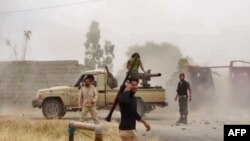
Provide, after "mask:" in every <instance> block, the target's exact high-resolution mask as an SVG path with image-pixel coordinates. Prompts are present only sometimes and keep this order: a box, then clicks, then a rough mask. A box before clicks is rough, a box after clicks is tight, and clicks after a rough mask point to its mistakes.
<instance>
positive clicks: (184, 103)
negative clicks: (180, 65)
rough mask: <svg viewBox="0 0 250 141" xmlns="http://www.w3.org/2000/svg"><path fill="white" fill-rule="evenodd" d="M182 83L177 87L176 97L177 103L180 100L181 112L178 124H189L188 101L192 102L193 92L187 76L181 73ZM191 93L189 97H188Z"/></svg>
mask: <svg viewBox="0 0 250 141" xmlns="http://www.w3.org/2000/svg"><path fill="white" fill-rule="evenodd" d="M179 79H180V82H179V83H178V86H177V90H176V91H177V94H176V96H175V101H177V99H178V100H179V110H180V119H179V120H178V121H177V123H184V124H187V116H188V99H189V101H191V100H192V92H191V88H190V84H189V82H187V81H186V80H185V74H184V73H180V75H179ZM188 91H189V96H188Z"/></svg>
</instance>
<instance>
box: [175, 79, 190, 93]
mask: <svg viewBox="0 0 250 141" xmlns="http://www.w3.org/2000/svg"><path fill="white" fill-rule="evenodd" d="M189 89H190V84H189V82H187V81H186V80H183V81H180V82H179V83H178V86H177V90H176V91H177V93H178V95H180V96H183V95H187V90H189Z"/></svg>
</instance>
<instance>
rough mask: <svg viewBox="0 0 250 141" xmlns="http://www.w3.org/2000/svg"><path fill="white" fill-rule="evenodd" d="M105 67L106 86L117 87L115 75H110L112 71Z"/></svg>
mask: <svg viewBox="0 0 250 141" xmlns="http://www.w3.org/2000/svg"><path fill="white" fill-rule="evenodd" d="M105 69H106V71H107V79H108V80H107V84H108V86H109V87H110V88H111V89H113V88H116V87H117V85H118V84H117V80H116V79H115V77H114V76H113V75H112V73H110V72H109V69H108V67H107V66H105Z"/></svg>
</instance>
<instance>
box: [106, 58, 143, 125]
mask: <svg viewBox="0 0 250 141" xmlns="http://www.w3.org/2000/svg"><path fill="white" fill-rule="evenodd" d="M138 58H139V57H138V56H135V58H134V60H133V61H132V64H131V66H130V68H129V71H128V73H127V74H126V77H125V79H124V81H123V83H122V85H121V87H120V89H119V91H118V93H117V94H116V97H115V101H114V104H113V106H112V108H111V109H110V111H109V114H108V116H107V117H106V118H105V120H106V121H108V122H110V121H111V117H112V114H113V112H114V110H115V107H116V105H117V104H118V102H119V99H118V98H119V95H120V93H122V92H123V91H124V89H125V83H126V81H127V80H128V78H129V76H130V74H131V71H132V68H133V67H134V65H135V63H136V61H137V59H138Z"/></svg>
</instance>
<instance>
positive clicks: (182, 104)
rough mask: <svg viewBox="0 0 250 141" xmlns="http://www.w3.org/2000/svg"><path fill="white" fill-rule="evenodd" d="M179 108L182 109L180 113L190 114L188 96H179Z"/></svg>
mask: <svg viewBox="0 0 250 141" xmlns="http://www.w3.org/2000/svg"><path fill="white" fill-rule="evenodd" d="M178 99H179V110H180V115H185V116H187V115H188V96H186V95H184V96H179V97H178Z"/></svg>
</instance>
